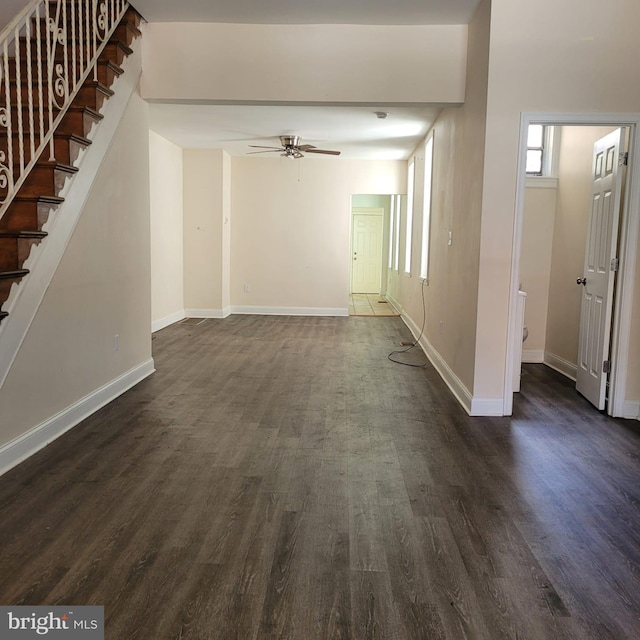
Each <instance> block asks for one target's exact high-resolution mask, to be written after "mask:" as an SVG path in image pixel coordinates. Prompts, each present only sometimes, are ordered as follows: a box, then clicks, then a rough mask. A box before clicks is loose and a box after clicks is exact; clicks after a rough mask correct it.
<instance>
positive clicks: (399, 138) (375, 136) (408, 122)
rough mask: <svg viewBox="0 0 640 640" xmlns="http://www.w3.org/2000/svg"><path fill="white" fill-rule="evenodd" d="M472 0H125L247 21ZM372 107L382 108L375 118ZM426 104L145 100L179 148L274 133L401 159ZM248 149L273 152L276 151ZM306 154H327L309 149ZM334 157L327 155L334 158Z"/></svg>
mask: <svg viewBox="0 0 640 640" xmlns="http://www.w3.org/2000/svg"><path fill="white" fill-rule="evenodd" d="M478 2H479V0H393V2H390V1H389V0H322V1H319V0H269V1H266V0H235V1H234V2H229V1H228V0H180V1H179V2H177V1H176V0H133V3H132V4H133V5H134V6H135V7H136V9H137V10H138V11H139V12H140V13H141V14H142V15H143V16H144V17H145V19H146V20H147V21H149V22H221V23H249V24H370V25H380V24H388V25H405V24H465V23H468V22H469V20H470V18H471V16H472V15H473V12H474V11H475V8H476V6H477V4H478ZM375 111H385V112H388V113H389V116H388V117H387V118H386V119H384V120H381V119H378V118H376V116H375V115H374V112H375ZM438 113H439V109H436V108H434V107H431V106H416V107H406V106H404V107H393V106H384V105H369V106H354V107H351V106H306V105H304V106H299V105H296V106H294V105H202V104H150V105H149V116H150V123H151V128H152V129H153V130H154V131H156V132H157V133H159V134H160V135H161V136H163V137H165V138H167V139H168V140H170V141H172V142H173V143H175V144H177V145H179V146H181V147H183V148H222V149H225V150H226V151H227V152H229V153H230V154H231V155H245V154H246V153H247V152H249V151H252V150H253V149H251V148H250V147H249V145H250V144H257V145H268V146H279V140H278V136H280V135H287V134H288V135H299V136H300V137H301V138H302V143H303V144H313V145H315V146H316V147H318V148H320V149H335V150H338V151H340V152H341V156H340V157H341V158H358V159H406V158H407V157H408V156H409V154H410V153H411V151H412V150H413V149H414V148H415V147H416V145H417V144H418V143H419V142H420V140H421V139H422V138H423V137H424V136H425V134H426V132H427V131H428V129H429V128H430V126H431V125H432V124H433V122H434V121H435V119H436V118H437V116H438ZM254 157H258V158H265V157H274V158H277V157H278V155H277V153H274V154H270V153H265V154H261V155H257V156H254ZM312 157H314V158H332V157H333V156H323V155H320V154H317V155H313V156H312ZM334 159H335V158H334Z"/></svg>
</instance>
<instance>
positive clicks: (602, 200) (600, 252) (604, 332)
mask: <svg viewBox="0 0 640 640" xmlns="http://www.w3.org/2000/svg"><path fill="white" fill-rule="evenodd" d="M623 141H624V133H623V130H622V129H617V130H616V131H614V132H613V133H610V134H609V135H608V136H605V137H604V138H602V139H600V140H598V141H597V142H596V143H595V145H594V152H593V165H592V166H593V173H592V179H593V182H592V190H591V212H590V215H589V226H588V231H587V247H586V251H585V261H584V273H583V274H582V276H579V277H578V285H580V286H581V287H582V306H581V311H580V336H579V347H578V371H577V376H576V389H577V390H578V391H579V392H580V393H581V394H582V395H583V396H585V398H587V400H589V402H591V403H592V404H593V405H595V406H596V407H597V408H598V409H604V407H605V395H606V386H607V371H609V370H610V363H609V362H608V359H609V347H610V342H611V316H612V311H613V287H614V280H615V269H616V267H615V266H614V263H613V260H614V259H615V258H616V252H617V246H618V222H619V218H620V199H621V192H622V171H621V170H620V168H619V167H620V164H621V161H620V157H621V156H620V152H621V150H622V145H623ZM605 362H607V364H606V365H605Z"/></svg>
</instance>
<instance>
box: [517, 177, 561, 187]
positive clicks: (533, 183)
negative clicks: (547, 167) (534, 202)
mask: <svg viewBox="0 0 640 640" xmlns="http://www.w3.org/2000/svg"><path fill="white" fill-rule="evenodd" d="M525 187H526V188H527V189H557V188H558V178H550V177H548V176H527V179H526V181H525Z"/></svg>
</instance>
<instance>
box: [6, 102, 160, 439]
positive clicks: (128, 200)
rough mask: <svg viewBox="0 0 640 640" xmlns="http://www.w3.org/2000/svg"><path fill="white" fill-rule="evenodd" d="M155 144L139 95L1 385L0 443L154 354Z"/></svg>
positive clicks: (62, 409) (70, 404)
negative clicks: (152, 188) (152, 231)
mask: <svg viewBox="0 0 640 640" xmlns="http://www.w3.org/2000/svg"><path fill="white" fill-rule="evenodd" d="M148 145H149V142H148V118H147V105H146V103H145V102H143V101H142V100H141V99H140V98H139V97H138V96H136V95H134V96H133V97H132V99H131V101H130V103H129V106H128V107H127V110H126V112H125V115H124V117H123V119H122V122H121V123H120V126H119V128H118V131H117V133H116V136H115V139H114V141H113V144H112V146H111V148H110V149H109V151H108V153H107V155H106V157H105V159H104V162H103V165H102V167H101V169H100V172H99V175H98V177H97V180H96V182H95V184H94V187H93V189H92V191H91V193H90V196H89V199H88V201H87V203H86V206H85V208H84V210H83V212H82V216H81V218H80V220H79V222H78V225H77V226H76V229H75V231H74V234H73V236H72V238H71V242H70V244H69V246H68V248H67V251H66V253H65V255H64V257H63V259H62V261H61V263H60V265H59V267H58V269H57V271H56V274H55V276H54V278H53V280H52V282H51V284H50V286H49V289H48V290H47V293H46V295H45V297H44V299H43V301H42V304H41V306H40V308H39V311H38V313H37V315H36V317H35V318H34V320H33V323H32V325H31V327H30V329H29V332H28V334H27V336H26V338H25V340H24V342H23V344H22V346H21V348H20V351H19V352H18V355H17V357H16V360H15V362H14V365H13V367H12V369H11V371H10V372H9V375H8V377H7V379H6V381H5V383H4V385H3V386H2V388H1V389H0V416H1V422H0V445H2V444H6V443H8V442H10V441H12V440H14V439H15V438H18V437H20V436H23V435H24V434H25V433H27V432H28V431H29V430H31V429H33V428H35V427H39V426H40V425H42V424H43V423H44V422H45V421H47V420H48V419H50V418H51V417H52V416H56V414H58V413H59V412H64V411H65V410H68V409H69V408H70V407H72V406H73V405H74V404H76V403H78V402H80V401H82V400H83V399H84V398H86V396H88V395H89V394H92V393H94V392H95V391H96V390H97V389H100V388H101V387H103V386H104V385H109V384H110V383H112V382H113V381H114V380H116V379H118V378H119V377H120V376H123V375H125V374H127V372H130V371H131V370H133V369H136V368H138V367H141V366H144V365H148V363H149V362H150V359H151V335H150V330H149V328H150V326H151V283H150V242H149V235H150V232H149V152H148ZM115 335H118V336H119V349H118V350H117V351H116V350H115V349H114V336H115Z"/></svg>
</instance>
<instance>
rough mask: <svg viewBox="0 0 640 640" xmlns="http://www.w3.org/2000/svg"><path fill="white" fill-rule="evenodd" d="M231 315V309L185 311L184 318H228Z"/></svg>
mask: <svg viewBox="0 0 640 640" xmlns="http://www.w3.org/2000/svg"><path fill="white" fill-rule="evenodd" d="M230 315H231V308H230V307H225V308H224V309H185V310H184V317H185V318H218V319H220V318H228V317H229V316H230Z"/></svg>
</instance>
